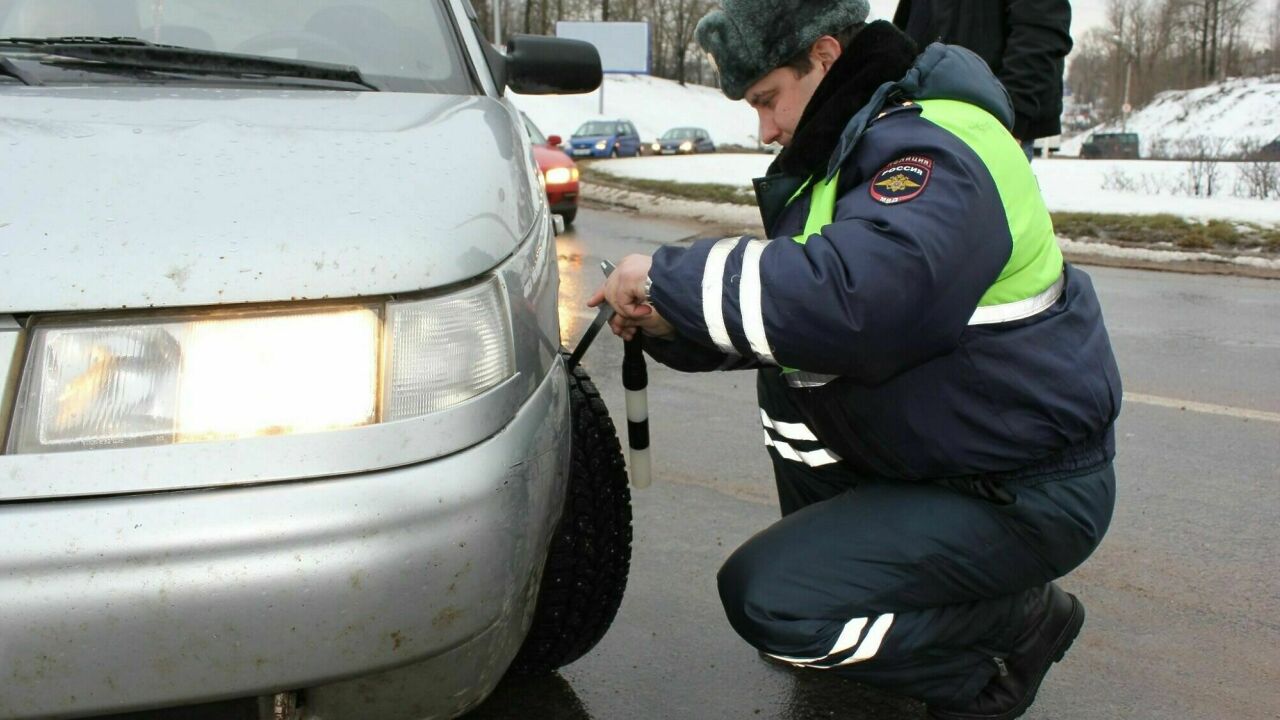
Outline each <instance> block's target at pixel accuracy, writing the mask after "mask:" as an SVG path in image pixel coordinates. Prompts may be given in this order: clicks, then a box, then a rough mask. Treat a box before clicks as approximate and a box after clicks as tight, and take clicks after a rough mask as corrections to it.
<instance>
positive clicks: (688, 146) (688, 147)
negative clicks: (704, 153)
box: [680, 140, 693, 152]
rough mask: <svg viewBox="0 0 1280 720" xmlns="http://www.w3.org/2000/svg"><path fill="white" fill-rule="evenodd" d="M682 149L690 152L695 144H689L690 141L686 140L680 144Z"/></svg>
mask: <svg viewBox="0 0 1280 720" xmlns="http://www.w3.org/2000/svg"><path fill="white" fill-rule="evenodd" d="M680 149H681V150H684V151H685V152H689V151H690V150H692V149H693V143H691V142H689V141H688V140H685V141H684V142H682V143H680Z"/></svg>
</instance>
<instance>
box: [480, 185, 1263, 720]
mask: <svg viewBox="0 0 1280 720" xmlns="http://www.w3.org/2000/svg"><path fill="white" fill-rule="evenodd" d="M701 233H706V234H710V232H708V231H707V229H705V228H699V227H697V226H694V225H687V224H679V223H672V222H662V221H655V220H649V219H644V218H639V217H636V216H634V215H624V214H619V213H616V212H605V211H600V210H591V209H583V210H582V211H581V212H580V215H579V218H578V223H577V225H576V227H575V228H574V230H573V231H571V232H570V233H569V234H567V235H565V236H563V237H562V238H561V239H560V242H559V246H560V247H559V250H560V256H561V257H560V270H561V274H562V312H561V315H562V321H563V324H564V326H565V332H566V334H567V335H568V336H569V338H570V339H569V344H570V345H572V344H573V343H574V342H575V341H576V338H577V337H578V336H579V335H580V334H581V332H582V330H583V329H584V328H585V326H586V323H587V322H588V321H589V315H587V313H586V310H585V308H583V307H582V304H583V302H584V301H585V299H586V297H587V296H588V295H589V293H590V292H591V290H593V289H594V287H595V286H596V284H597V283H598V280H599V277H600V274H599V270H598V269H597V266H598V264H599V260H600V259H602V258H608V259H612V260H616V259H617V258H619V257H621V256H622V255H624V254H626V253H629V252H649V251H652V250H653V249H654V248H655V247H657V246H659V245H661V244H663V243H666V242H674V241H678V240H680V239H682V238H688V237H689V236H692V235H698V234H701ZM1089 272H1090V273H1091V274H1092V276H1093V277H1094V280H1095V283H1096V285H1097V287H1098V289H1099V293H1100V295H1101V296H1102V300H1103V305H1104V311H1105V313H1106V318H1107V323H1108V328H1109V330H1110V333H1111V337H1112V341H1113V343H1114V345H1115V348H1116V352H1117V355H1118V357H1119V361H1120V366H1121V371H1122V374H1123V376H1124V382H1125V390H1126V395H1127V397H1126V403H1125V406H1124V410H1123V413H1122V416H1121V419H1120V421H1119V425H1118V433H1119V453H1120V454H1119V457H1118V459H1117V475H1118V478H1119V500H1118V505H1117V509H1116V514H1115V518H1114V521H1113V523H1112V526H1111V531H1110V533H1109V534H1108V536H1107V538H1106V540H1105V541H1104V542H1103V545H1102V547H1101V548H1100V549H1099V551H1098V552H1097V553H1096V554H1095V555H1094V556H1093V558H1091V559H1090V560H1089V561H1088V562H1087V563H1086V564H1085V565H1084V566H1083V567H1082V568H1080V569H1078V570H1077V571H1075V572H1074V573H1072V574H1071V575H1069V576H1068V577H1067V578H1065V579H1064V580H1063V581H1062V582H1061V584H1062V585H1063V586H1064V587H1065V588H1066V589H1068V590H1071V591H1072V592H1075V593H1077V594H1079V595H1080V596H1081V599H1082V600H1083V601H1084V603H1085V605H1086V607H1087V610H1088V620H1087V622H1086V624H1085V628H1084V631H1083V633H1082V635H1081V636H1080V638H1079V639H1078V640H1077V641H1076V643H1075V645H1074V647H1073V649H1072V650H1071V652H1070V653H1069V654H1068V655H1067V658H1066V660H1065V661H1064V662H1063V663H1062V664H1059V665H1057V666H1055V668H1054V670H1053V671H1051V672H1050V674H1049V676H1048V678H1047V680H1046V681H1045V684H1044V685H1043V686H1042V688H1041V691H1040V696H1039V699H1038V701H1037V703H1036V705H1035V706H1034V707H1033V708H1032V709H1031V711H1029V712H1028V713H1027V715H1026V716H1025V717H1027V718H1033V719H1035V718H1039V719H1045V718H1055V719H1059V718H1061V719H1066V718H1223V719H1231V720H1234V719H1237V718H1241V719H1243V718H1280V580H1278V579H1277V578H1280V559H1278V558H1280V535H1278V534H1277V520H1278V519H1280V282H1274V281H1264V280H1250V279H1242V278H1230V277H1216V276H1195V275H1182V274H1170V273H1153V272H1144V271H1129V270H1116V269H1109V268H1091V269H1089ZM621 356H622V352H621V343H620V342H618V341H617V340H616V338H613V337H612V336H611V335H602V336H601V338H600V339H599V340H598V341H597V343H596V346H594V347H593V348H592V349H591V351H590V352H589V353H588V355H587V357H586V360H585V361H584V365H585V367H586V368H587V369H588V370H589V371H590V372H591V373H592V375H593V377H594V378H595V379H596V381H597V383H598V384H599V385H600V386H601V389H602V391H603V392H604V395H605V398H606V400H607V402H608V403H609V406H610V410H611V412H612V414H613V417H614V418H615V422H616V421H617V420H618V419H619V418H622V417H624V415H623V411H622V388H621V384H620V381H619V379H618V376H617V368H618V367H619V364H620V362H621ZM649 370H650V391H649V395H650V408H651V417H652V423H653V427H652V432H653V441H654V450H653V452H654V468H655V469H654V477H655V482H654V485H653V487H651V488H649V489H647V490H643V491H636V492H635V493H634V511H635V546H634V552H633V560H632V563H633V565H632V574H631V579H630V584H629V586H628V589H627V595H626V598H625V600H624V601H623V604H622V608H621V610H620V612H619V614H618V618H617V620H616V621H615V623H614V626H613V628H612V629H611V630H610V632H609V634H608V635H607V636H606V637H605V638H604V640H603V641H601V643H600V644H599V645H598V646H597V647H596V649H595V650H594V651H593V652H591V653H590V654H589V655H587V656H586V657H585V658H583V659H581V660H580V661H578V662H577V663H574V664H573V665H571V666H569V667H567V668H565V669H564V670H563V671H562V673H561V674H560V675H557V676H552V677H550V678H545V679H539V680H509V681H507V682H506V683H504V684H503V685H502V686H501V687H500V688H499V690H498V691H497V693H496V694H495V695H494V696H493V697H492V698H491V699H490V700H489V701H488V702H487V703H486V704H485V705H484V706H482V707H481V708H480V709H479V710H477V711H476V712H475V713H473V714H471V715H469V716H468V718H473V719H475V720H498V719H507V718H510V719H514V718H521V719H522V720H543V719H550V718H556V719H557V720H577V719H586V718H591V719H594V720H608V719H613V718H672V719H680V720H682V719H685V718H688V719H697V720H722V719H723V720H729V719H734V720H737V719H740V718H761V719H762V720H766V719H767V720H810V719H816V718H848V719H850V720H852V719H855V718H857V719H861V718H866V719H871V718H885V719H888V718H908V719H910V718H922V717H924V711H923V708H922V707H921V706H919V705H918V704H916V703H913V702H910V701H906V700H902V699H898V698H894V697H891V696H887V695H883V694H880V693H877V692H876V691H873V690H870V689H868V688H864V687H861V686H858V685H856V684H853V683H850V682H846V681H843V680H841V679H840V678H837V677H834V676H832V675H830V674H824V673H821V672H818V671H812V672H807V673H796V672H791V671H788V670H784V669H781V668H777V667H774V666H772V665H767V664H765V663H763V662H762V661H761V660H760V659H759V657H758V656H757V655H756V653H755V652H754V651H753V650H752V649H751V648H749V647H748V646H747V645H746V644H745V643H743V642H742V641H741V640H739V638H738V637H737V636H736V635H735V634H734V633H733V631H732V630H731V629H730V628H729V626H728V624H727V623H726V622H725V620H724V617H723V615H722V611H721V609H720V605H719V600H718V598H717V595H716V590H715V573H716V570H717V569H718V568H719V566H720V564H721V562H723V560H724V559H725V558H726V557H727V556H728V554H729V553H730V552H731V551H732V550H733V548H735V547H736V546H737V545H738V544H740V543H741V542H743V541H744V540H745V539H747V538H748V537H750V536H751V535H752V534H753V533H755V532H756V531H758V530H759V529H760V528H763V527H764V526H766V525H767V524H769V523H770V522H772V521H774V520H775V519H776V518H777V516H778V513H777V510H776V506H775V493H774V489H773V480H772V476H771V473H770V472H769V465H768V458H767V456H766V454H765V450H764V448H763V446H762V444H761V442H760V430H759V420H758V415H757V411H756V408H755V403H754V378H753V376H752V375H751V374H750V373H722V374H714V375H699V376H692V375H681V374H678V373H675V372H672V371H669V370H666V369H665V368H661V367H659V366H657V365H656V364H655V363H652V362H651V363H650V365H649Z"/></svg>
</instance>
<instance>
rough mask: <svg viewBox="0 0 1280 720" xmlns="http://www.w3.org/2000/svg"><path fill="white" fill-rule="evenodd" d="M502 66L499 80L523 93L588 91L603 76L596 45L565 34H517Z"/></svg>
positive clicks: (593, 88)
mask: <svg viewBox="0 0 1280 720" xmlns="http://www.w3.org/2000/svg"><path fill="white" fill-rule="evenodd" d="M501 67H502V68H503V75H504V77H502V78H499V80H500V81H501V84H504V85H506V86H507V87H510V88H511V89H512V90H515V91H516V92H518V93H521V94H523V95H558V94H578V93H587V92H591V91H592V90H595V89H596V88H598V87H600V83H601V82H602V81H603V80H604V73H603V71H602V70H601V68H600V53H599V52H598V51H597V50H596V48H595V46H594V45H592V44H591V43H588V42H583V41H581V40H569V39H568V38H553V37H544V36H541V35H516V36H514V37H512V38H511V39H510V40H508V41H507V54H506V58H505V62H504V63H502V65H501Z"/></svg>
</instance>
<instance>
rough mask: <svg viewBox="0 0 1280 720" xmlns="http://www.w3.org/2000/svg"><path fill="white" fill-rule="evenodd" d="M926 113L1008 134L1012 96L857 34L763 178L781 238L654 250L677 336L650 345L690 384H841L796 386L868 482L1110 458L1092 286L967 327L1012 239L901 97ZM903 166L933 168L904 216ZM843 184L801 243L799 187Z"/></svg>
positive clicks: (1113, 401) (980, 188)
mask: <svg viewBox="0 0 1280 720" xmlns="http://www.w3.org/2000/svg"><path fill="white" fill-rule="evenodd" d="M930 99H948V100H960V101H962V102H965V103H969V104H971V105H975V106H977V107H979V108H982V109H985V110H986V111H987V112H988V113H989V114H990V115H992V116H994V117H995V118H998V119H999V120H1000V121H1001V122H1002V123H1003V124H1004V125H1005V126H1006V127H1008V125H1009V124H1010V123H1011V122H1012V115H1013V113H1012V110H1011V108H1010V105H1009V99H1008V95H1007V94H1006V93H1005V91H1004V89H1003V88H1002V87H1001V85H1000V83H999V82H998V81H996V79H995V77H994V76H993V75H992V74H991V72H990V71H989V70H988V69H987V67H986V66H985V65H984V64H983V63H982V61H981V59H979V58H978V57H977V56H976V55H974V54H973V53H971V52H968V51H966V50H964V49H962V48H956V47H953V46H945V45H940V44H935V45H932V46H930V47H929V48H927V49H926V50H925V52H924V53H923V54H921V55H920V56H919V57H918V58H915V56H914V49H913V48H910V41H909V40H907V39H906V38H905V36H903V35H901V34H900V33H899V32H898V31H897V30H895V29H893V27H892V26H890V25H889V24H888V23H876V24H873V25H871V26H869V27H868V28H867V29H866V30H865V31H863V33H862V34H861V35H859V36H858V38H856V39H855V42H854V44H853V45H851V46H850V48H849V49H848V50H847V51H846V52H845V54H844V55H842V56H841V58H840V60H838V61H837V62H836V64H835V65H834V66H833V67H832V69H831V71H830V72H829V73H828V75H827V77H826V78H824V80H823V83H822V85H821V86H820V87H819V88H818V91H817V92H816V93H815V95H814V98H813V99H812V100H811V101H810V104H809V106H808V107H807V108H806V110H805V114H804V116H803V118H802V120H801V122H800V124H799V126H798V128H797V131H796V135H795V138H794V140H793V141H792V143H791V145H790V146H788V148H787V149H786V151H785V152H784V154H783V155H782V156H781V157H780V159H779V161H778V162H777V163H776V165H777V166H778V167H779V169H780V170H781V172H780V173H778V174H777V175H776V176H772V177H770V178H766V179H763V180H762V181H760V182H758V183H757V194H758V199H759V201H760V205H761V212H762V214H763V217H764V223H765V227H766V228H767V230H768V231H769V236H770V237H771V238H778V239H777V240H775V241H773V242H768V243H764V242H761V241H758V240H753V239H750V238H743V239H738V238H730V239H726V240H722V241H715V240H709V241H698V242H695V243H693V244H692V245H691V246H688V247H679V246H666V247H663V248H661V249H659V250H658V251H657V252H656V253H655V254H654V257H653V266H652V268H651V270H650V277H651V279H652V280H653V287H652V295H651V299H652V302H653V304H654V307H656V308H657V310H658V311H659V312H660V313H661V314H662V316H663V317H664V318H666V319H667V320H668V321H670V322H671V323H672V324H673V325H674V326H675V327H676V329H677V331H678V336H677V338H676V339H675V340H671V341H662V340H652V339H646V350H647V351H648V352H649V353H650V354H651V355H653V356H654V357H655V358H656V359H657V360H659V361H660V362H662V363H664V364H667V365H669V366H671V367H674V368H676V369H680V370H686V371H707V370H715V369H720V368H723V369H730V368H745V367H763V368H764V369H763V370H762V371H761V373H762V375H761V376H762V377H765V376H766V375H769V377H772V378H777V377H778V371H777V370H776V369H774V368H772V367H770V366H782V367H788V368H795V369H798V370H801V371H805V372H809V373H821V374H826V375H835V376H838V378H837V379H836V380H834V381H832V382H829V383H828V384H826V385H824V386H821V387H817V388H814V389H795V390H790V392H793V393H795V394H796V404H797V405H798V406H799V407H800V412H801V413H802V414H803V415H804V419H805V422H806V423H807V424H808V426H809V427H810V428H812V429H813V432H815V433H816V435H817V437H818V439H819V440H820V441H821V443H822V444H823V446H824V447H826V448H829V449H831V450H832V451H834V452H836V453H837V454H838V455H839V456H840V457H841V458H843V459H844V462H845V463H846V464H847V466H848V467H849V468H851V469H852V470H854V471H856V472H858V473H861V474H865V475H872V476H878V477H887V478H895V479H904V480H918V479H925V478H944V477H954V476H962V475H970V474H979V473H992V472H1012V471H1017V470H1019V469H1020V468H1027V467H1029V466H1032V465H1037V464H1040V463H1043V462H1045V461H1046V460H1047V459H1050V458H1053V457H1056V456H1059V455H1061V454H1063V453H1071V452H1075V449H1076V448H1080V447H1088V448H1090V454H1091V458H1092V459H1093V460H1094V461H1101V460H1102V459H1104V457H1109V456H1110V455H1111V454H1112V453H1113V452H1114V451H1113V447H1114V446H1113V439H1112V430H1111V426H1112V423H1113V421H1114V420H1115V418H1116V415H1117V413H1118V412H1119V408H1120V377H1119V372H1118V370H1117V369H1116V364H1115V359H1114V358H1113V356H1112V352H1111V345H1110V341H1109V340H1108V338H1107V332H1106V329H1105V328H1104V327H1103V323H1102V314H1101V308H1100V306H1099V303H1098V298H1097V296H1096V295H1095V293H1094V290H1093V286H1092V284H1091V282H1090V280H1089V277H1088V275H1086V274H1085V273H1084V272H1082V271H1080V270H1078V269H1076V268H1073V267H1070V266H1068V267H1067V269H1066V287H1065V290H1064V292H1063V293H1062V296H1061V297H1060V298H1059V299H1058V301H1057V302H1056V303H1055V304H1054V305H1053V306H1052V307H1050V308H1049V309H1047V310H1045V311H1043V312H1041V313H1039V314H1038V315H1035V316H1034V317H1031V318H1027V319H1024V320H1018V321H1015V322H1007V323H1003V324H997V325H978V326H975V325H970V324H969V319H970V315H971V314H972V313H973V311H974V308H975V306H977V304H978V302H979V299H980V297H981V296H982V295H983V293H984V292H985V291H986V290H987V289H988V288H990V287H991V285H992V284H993V283H994V282H995V281H996V279H997V277H998V276H999V275H1000V273H1001V270H1002V268H1004V267H1005V264H1006V263H1007V262H1008V260H1009V258H1010V256H1011V247H1012V237H1011V230H1010V227H1009V222H1008V219H1007V217H1006V214H1005V209H1004V206H1003V204H1002V200H1001V196H1000V193H999V191H998V190H997V188H996V185H995V180H994V179H993V176H992V175H991V173H990V171H989V170H988V168H987V166H986V165H985V164H984V163H983V161H982V159H981V158H980V157H979V156H978V155H977V154H976V153H975V152H974V151H973V150H971V149H970V148H969V147H968V146H967V145H966V144H965V143H964V142H962V141H961V140H960V139H959V138H958V137H957V136H955V135H953V134H951V133H950V132H948V131H946V130H944V129H942V128H941V127H939V126H938V125H935V124H934V123H932V122H930V121H929V120H926V119H924V118H923V117H922V115H921V112H920V106H919V105H914V104H912V103H907V102H903V101H907V100H918V101H925V100H930ZM1009 142H1010V145H1012V140H1011V139H1010V140H1009ZM1011 150H1012V152H1013V153H1014V154H1015V155H1016V152H1017V151H1016V148H1011ZM906 156H925V157H927V158H928V159H929V162H930V166H931V169H932V170H931V176H930V178H929V179H928V185H927V188H926V189H924V190H923V191H921V192H920V193H919V196H918V197H916V198H914V199H911V200H910V202H905V203H902V204H884V203H882V202H877V201H876V200H874V199H873V197H874V193H873V192H872V189H873V188H872V182H873V181H874V180H875V179H876V177H877V175H878V174H879V173H880V172H882V171H883V170H884V169H885V168H886V167H887V166H888V164H891V163H894V162H895V161H896V160H898V159H900V158H904V157H906ZM1018 159H1019V160H1021V158H1020V157H1019V158H1018ZM1025 169H1026V172H1027V182H1028V183H1031V184H1034V179H1033V178H1031V176H1030V168H1029V167H1027V168H1025ZM836 170H839V171H840V182H839V185H838V187H839V188H840V189H839V191H838V192H839V194H838V199H837V201H836V204H835V212H834V217H833V222H831V224H829V225H826V226H825V227H823V228H822V231H821V232H820V233H817V234H813V235H810V236H808V237H807V242H805V243H804V244H801V243H799V242H793V241H792V240H791V237H792V236H794V235H796V234H797V233H800V232H801V230H802V228H803V227H804V225H805V219H806V216H807V214H808V208H809V195H808V194H807V193H801V194H800V195H798V196H795V200H794V201H792V202H788V200H789V199H790V198H791V197H792V196H793V195H794V194H795V190H796V189H797V188H798V187H799V186H800V184H801V183H802V182H803V180H804V177H805V176H807V175H809V174H814V175H816V176H817V177H819V178H821V177H823V176H824V175H825V176H828V177H830V176H831V175H832V174H833V173H834V172H835V171H836ZM751 288H754V289H751ZM762 342H763V343H767V346H768V347H767V353H766V352H764V351H765V350H766V348H765V347H764V346H763V345H762ZM1072 462H1075V460H1072Z"/></svg>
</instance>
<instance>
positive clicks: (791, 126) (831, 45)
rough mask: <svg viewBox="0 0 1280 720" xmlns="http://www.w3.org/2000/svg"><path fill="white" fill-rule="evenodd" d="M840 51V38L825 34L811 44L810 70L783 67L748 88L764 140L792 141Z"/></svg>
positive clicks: (748, 96)
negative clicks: (800, 72) (803, 72)
mask: <svg viewBox="0 0 1280 720" xmlns="http://www.w3.org/2000/svg"><path fill="white" fill-rule="evenodd" d="M840 54H841V47H840V42H839V41H838V40H836V39H835V38H834V37H831V36H830V35H824V36H822V37H820V38H818V40H817V41H815V42H814V43H813V45H812V46H811V47H810V48H809V60H810V61H811V62H812V64H813V67H812V68H811V69H810V70H809V72H807V73H805V74H804V75H798V74H797V73H796V71H795V70H794V69H793V68H789V67H780V68H777V69H775V70H774V71H773V72H771V73H769V74H768V75H765V76H764V77H762V78H760V79H759V80H757V81H755V83H753V84H752V85H751V87H749V88H747V92H746V94H745V95H744V96H743V98H744V99H745V100H746V101H747V104H749V105H751V107H752V108H754V109H755V111H756V115H758V116H759V117H760V142H762V143H764V144H766V145H767V144H769V143H772V142H776V143H778V144H779V145H783V146H786V145H789V144H791V139H792V137H793V136H794V135H795V132H796V125H799V124H800V117H801V116H802V115H804V108H805V106H806V105H808V104H809V99H810V98H812V97H813V93H814V91H816V90H817V89H818V85H819V84H821V83H822V79H823V78H824V77H826V76H827V71H828V70H829V69H830V68H831V65H832V64H834V63H835V61H836V59H837V58H839V57H840Z"/></svg>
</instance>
